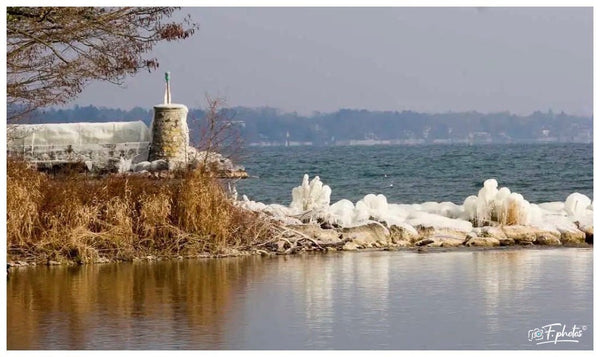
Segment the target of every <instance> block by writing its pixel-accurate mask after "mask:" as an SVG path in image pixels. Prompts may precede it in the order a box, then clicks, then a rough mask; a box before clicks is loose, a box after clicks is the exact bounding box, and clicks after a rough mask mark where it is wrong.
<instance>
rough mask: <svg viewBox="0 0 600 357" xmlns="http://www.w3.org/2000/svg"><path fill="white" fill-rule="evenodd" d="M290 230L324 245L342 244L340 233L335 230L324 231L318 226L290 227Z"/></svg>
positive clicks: (302, 225)
mask: <svg viewBox="0 0 600 357" xmlns="http://www.w3.org/2000/svg"><path fill="white" fill-rule="evenodd" d="M288 228H289V229H291V230H294V231H298V232H301V233H303V234H306V235H307V236H309V237H310V238H313V239H315V240H316V241H318V242H319V243H322V244H337V243H341V242H342V240H341V239H340V233H339V232H338V231H337V230H335V229H323V228H321V227H320V226H319V225H317V224H301V225H289V226H288Z"/></svg>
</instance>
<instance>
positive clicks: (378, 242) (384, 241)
mask: <svg viewBox="0 0 600 357" xmlns="http://www.w3.org/2000/svg"><path fill="white" fill-rule="evenodd" d="M342 238H343V239H349V240H351V241H353V242H354V243H356V244H357V245H359V246H361V247H363V248H369V247H385V246H388V245H390V243H391V238H390V232H389V230H388V229H387V228H385V227H384V226H383V225H381V224H379V223H368V224H365V225H362V226H357V227H348V228H343V229H342Z"/></svg>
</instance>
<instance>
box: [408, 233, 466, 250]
mask: <svg viewBox="0 0 600 357" xmlns="http://www.w3.org/2000/svg"><path fill="white" fill-rule="evenodd" d="M463 242H464V239H461V238H456V237H454V236H442V235H436V236H433V237H430V238H424V239H421V240H420V241H418V242H416V243H415V245H416V246H418V247H421V246H424V247H458V246H460V245H462V244H463Z"/></svg>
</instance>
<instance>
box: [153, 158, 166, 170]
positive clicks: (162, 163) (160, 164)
mask: <svg viewBox="0 0 600 357" xmlns="http://www.w3.org/2000/svg"><path fill="white" fill-rule="evenodd" d="M168 169H169V163H168V162H167V160H163V159H159V160H154V161H152V162H151V163H150V170H149V171H164V170H168Z"/></svg>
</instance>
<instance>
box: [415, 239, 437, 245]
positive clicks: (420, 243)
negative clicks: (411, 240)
mask: <svg viewBox="0 0 600 357" xmlns="http://www.w3.org/2000/svg"><path fill="white" fill-rule="evenodd" d="M432 243H435V241H434V240H433V239H429V238H425V239H421V240H420V241H417V242H416V243H415V245H416V246H417V247H423V246H428V245H429V244H432Z"/></svg>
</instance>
